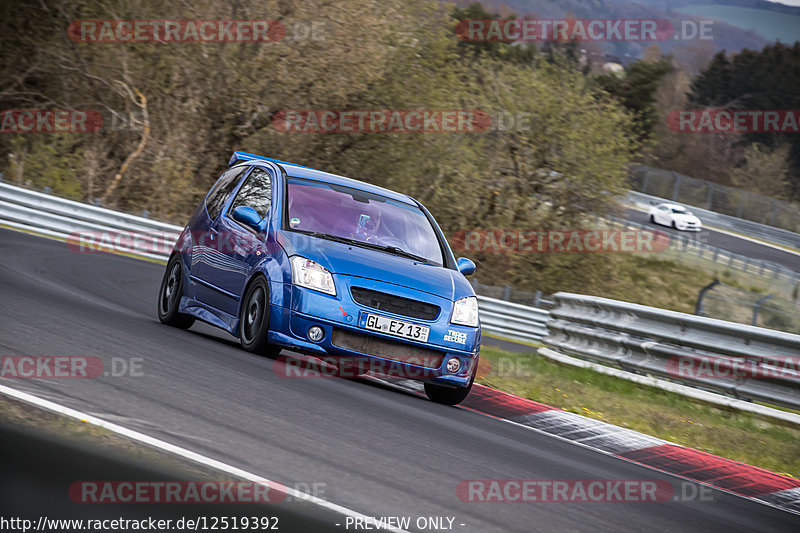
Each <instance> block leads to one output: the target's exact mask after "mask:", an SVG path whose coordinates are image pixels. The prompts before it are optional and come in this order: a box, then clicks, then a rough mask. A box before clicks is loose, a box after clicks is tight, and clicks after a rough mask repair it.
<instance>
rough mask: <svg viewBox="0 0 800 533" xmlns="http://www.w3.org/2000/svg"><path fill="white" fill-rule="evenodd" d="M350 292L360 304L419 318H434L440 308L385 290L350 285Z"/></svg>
mask: <svg viewBox="0 0 800 533" xmlns="http://www.w3.org/2000/svg"><path fill="white" fill-rule="evenodd" d="M350 294H352V295H353V300H355V301H356V302H358V303H360V304H361V305H366V306H367V307H372V308H374V309H380V310H381V311H388V312H389V313H395V314H398V315H403V316H408V317H411V318H421V319H423V320H436V317H437V316H439V311H440V308H439V306H438V305H433V304H429V303H425V302H420V301H417V300H411V299H409V298H403V297H401V296H394V295H392V294H386V293H385V292H378V291H373V290H371V289H364V288H362V287H351V288H350Z"/></svg>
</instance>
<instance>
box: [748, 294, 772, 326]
mask: <svg viewBox="0 0 800 533" xmlns="http://www.w3.org/2000/svg"><path fill="white" fill-rule="evenodd" d="M773 296H775V295H774V294H767V295H766V296H764V297H763V298H759V299H758V300H757V301H756V303H755V304H754V305H753V322H752V324H753V325H754V326H755V325H756V322H757V321H758V312H759V310H761V306H762V305H764V302H766V301H767V300H769V299H770V298H772V297H773Z"/></svg>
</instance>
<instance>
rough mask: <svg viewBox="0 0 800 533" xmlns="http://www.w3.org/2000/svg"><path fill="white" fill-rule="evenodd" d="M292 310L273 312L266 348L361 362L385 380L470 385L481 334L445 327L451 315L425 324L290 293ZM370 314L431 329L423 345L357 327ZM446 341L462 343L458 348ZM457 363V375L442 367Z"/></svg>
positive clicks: (346, 301) (295, 290) (345, 300)
mask: <svg viewBox="0 0 800 533" xmlns="http://www.w3.org/2000/svg"><path fill="white" fill-rule="evenodd" d="M291 290H292V298H291V302H292V304H291V308H289V309H287V308H285V307H279V306H276V305H273V306H272V309H271V314H270V316H271V323H270V333H269V339H270V342H271V343H273V344H276V345H280V346H284V347H286V348H288V349H291V350H295V351H298V352H301V353H304V354H307V355H313V356H317V357H323V358H325V359H328V358H327V356H332V357H338V358H340V359H342V360H345V361H362V362H363V363H361V364H359V366H360V367H361V368H365V369H368V370H371V371H374V372H378V373H381V374H384V375H389V376H395V377H401V378H406V379H413V380H417V381H425V382H430V383H436V384H440V385H450V386H454V387H465V386H468V385H469V382H470V378H471V375H472V371H473V369H474V366H475V364H476V362H477V358H478V353H479V349H480V328H470V327H465V326H458V325H454V324H450V323H449V322H448V320H449V316H450V315H449V313H450V309H443V310H442V313H441V316H439V317H437V320H435V321H426V320H420V319H414V318H409V317H406V316H400V315H395V314H392V313H387V312H385V311H381V310H378V309H372V308H369V307H366V306H363V305H360V304H358V303H356V302H354V301H353V300H352V299H351V298H350V297H349V294H346V295H344V296H343V297H341V296H340V297H334V296H329V295H326V294H322V293H318V292H315V291H311V290H308V289H303V288H299V287H292V288H291ZM361 312H369V313H373V314H378V315H381V316H386V317H389V318H394V319H396V320H402V321H405V322H412V323H415V324H420V325H425V326H428V327H430V333H429V337H428V342H418V341H412V340H408V339H404V338H402V337H397V336H394V335H388V334H384V333H381V332H377V331H371V330H367V329H364V328H361V327H359V326H358V322H359V313H361ZM312 326H318V327H320V328H322V330H323V332H324V336H323V337H322V339H321V340H319V341H316V342H314V341H312V340H311V339H310V338H309V335H308V331H309V329H310V328H311V327H312ZM445 338H452V339H464V343H463V345H461V346H456V344H457V343H456V342H447V341H446V340H444V339H445ZM451 358H457V359H458V360H459V362H460V367H459V369H458V371H456V372H449V371H448V370H447V362H448V360H450V359H451Z"/></svg>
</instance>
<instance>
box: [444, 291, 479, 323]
mask: <svg viewBox="0 0 800 533" xmlns="http://www.w3.org/2000/svg"><path fill="white" fill-rule="evenodd" d="M450 323H451V324H460V325H462V326H472V327H473V328H474V327H477V326H478V299H477V298H475V297H474V296H467V297H466V298H461V299H460V300H456V303H455V304H453V317H452V318H451V319H450Z"/></svg>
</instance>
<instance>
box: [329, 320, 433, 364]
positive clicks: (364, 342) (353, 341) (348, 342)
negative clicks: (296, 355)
mask: <svg viewBox="0 0 800 533" xmlns="http://www.w3.org/2000/svg"><path fill="white" fill-rule="evenodd" d="M331 342H332V343H333V345H334V346H337V347H339V348H343V349H345V350H351V351H354V352H358V353H363V354H364V355H371V356H374V357H382V358H384V359H390V360H392V361H398V362H401V363H408V364H412V365H417V366H422V367H426V368H439V367H441V366H442V361H443V360H444V354H443V353H442V352H437V351H436V350H428V349H427V348H420V347H418V346H411V345H410V344H403V343H400V342H392V341H387V340H384V339H381V338H380V337H373V336H372V335H362V334H360V333H351V332H349V331H346V330H343V329H338V328H335V329H334V330H333V337H331Z"/></svg>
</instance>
